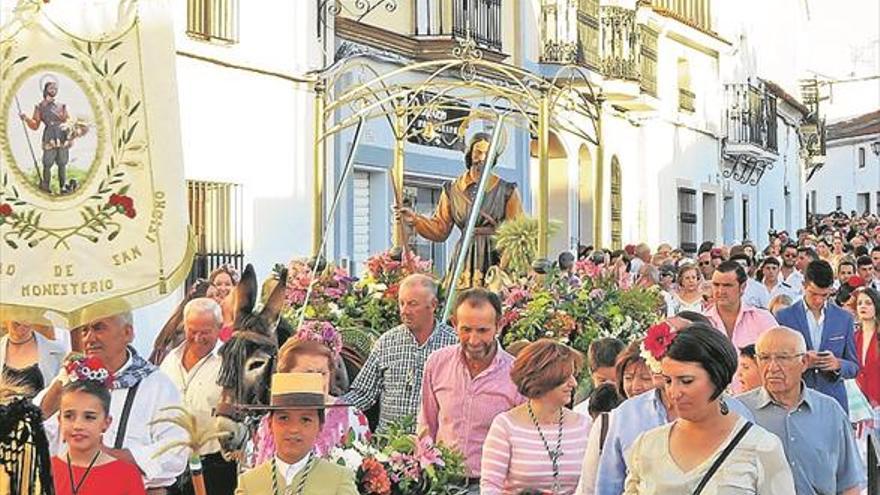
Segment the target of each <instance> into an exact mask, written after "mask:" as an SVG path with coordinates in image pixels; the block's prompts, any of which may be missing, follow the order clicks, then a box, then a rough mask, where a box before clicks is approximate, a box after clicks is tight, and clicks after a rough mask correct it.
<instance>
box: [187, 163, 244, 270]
mask: <svg viewBox="0 0 880 495" xmlns="http://www.w3.org/2000/svg"><path fill="white" fill-rule="evenodd" d="M186 186H187V187H186V189H187V205H188V207H189V224H190V226H191V227H192V231H193V235H194V236H195V241H196V256H195V259H194V260H193V267H192V271H190V274H189V277H188V278H187V287H191V286H192V284H193V283H194V282H195V280H196V279H198V278H208V275H210V274H211V272H212V271H213V270H214V269H215V268H217V267H218V266H221V265H227V264H228V265H233V266H234V267H235V268H237V269H238V270H239V271H241V269H242V268H243V266H242V263H243V260H244V248H243V245H244V242H243V223H242V191H241V185H240V184H231V183H224V182H207V181H195V180H189V181H186Z"/></svg>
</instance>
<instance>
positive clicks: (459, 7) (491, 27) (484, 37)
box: [439, 0, 502, 52]
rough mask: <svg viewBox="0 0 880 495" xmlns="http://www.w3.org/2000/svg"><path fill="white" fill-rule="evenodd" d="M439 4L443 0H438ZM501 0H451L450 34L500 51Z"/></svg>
mask: <svg viewBox="0 0 880 495" xmlns="http://www.w3.org/2000/svg"><path fill="white" fill-rule="evenodd" d="M439 3H441V4H443V3H445V2H439ZM501 23H502V20H501V0H452V35H453V36H455V37H456V38H459V39H464V38H468V37H470V38H471V39H473V40H474V42H476V44H477V46H479V47H483V48H488V49H489V50H494V51H496V52H500V51H501V39H502V37H501Z"/></svg>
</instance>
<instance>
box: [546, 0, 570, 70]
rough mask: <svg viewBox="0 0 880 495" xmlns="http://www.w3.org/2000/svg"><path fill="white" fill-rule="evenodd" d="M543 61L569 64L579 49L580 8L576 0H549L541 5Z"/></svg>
mask: <svg viewBox="0 0 880 495" xmlns="http://www.w3.org/2000/svg"><path fill="white" fill-rule="evenodd" d="M541 34H542V39H543V40H544V44H543V45H544V46H543V50H542V51H541V61H542V62H545V63H561V64H568V63H572V62H574V61H575V60H576V57H577V51H578V9H577V3H576V2H575V1H574V0H548V1H546V2H544V3H543V4H542V5H541Z"/></svg>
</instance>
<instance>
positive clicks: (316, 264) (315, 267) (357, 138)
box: [296, 117, 364, 328]
mask: <svg viewBox="0 0 880 495" xmlns="http://www.w3.org/2000/svg"><path fill="white" fill-rule="evenodd" d="M363 128H364V118H363V117H358V123H357V127H356V128H355V130H354V138H353V139H352V140H351V149H350V150H349V152H348V159H346V160H345V167H344V168H343V169H342V176H341V177H340V178H339V182H338V183H337V186H336V193H335V194H334V195H333V203H331V204H330V211H329V213H328V215H327V220H326V222H325V223H324V231H323V232H322V233H321V247H320V248H319V249H318V253H317V255H316V256H315V259H314V260H312V266H311V270H312V272H311V273H310V274H309V278H310V280H311V282H309V287H308V289H307V290H306V296H305V298H304V299H303V303H302V309H300V312H299V318H297V323H296V328H299V327H301V326H302V324H303V321H305V319H306V308H308V306H309V299H310V298H311V297H312V287H314V285H315V282H317V280H318V277H316V275H317V273H318V272H319V271H321V270H323V269H324V263H323V262H322V259H323V257H324V246H325V245H326V244H327V232H329V230H330V225H331V224H332V223H333V217H334V216H335V214H336V208H337V207H339V200H340V199H341V198H342V191H343V188H344V187H345V183H346V181H347V180H348V176H349V175H351V170H352V169H353V168H354V155H355V152H357V149H358V146H359V145H360V143H361V131H363Z"/></svg>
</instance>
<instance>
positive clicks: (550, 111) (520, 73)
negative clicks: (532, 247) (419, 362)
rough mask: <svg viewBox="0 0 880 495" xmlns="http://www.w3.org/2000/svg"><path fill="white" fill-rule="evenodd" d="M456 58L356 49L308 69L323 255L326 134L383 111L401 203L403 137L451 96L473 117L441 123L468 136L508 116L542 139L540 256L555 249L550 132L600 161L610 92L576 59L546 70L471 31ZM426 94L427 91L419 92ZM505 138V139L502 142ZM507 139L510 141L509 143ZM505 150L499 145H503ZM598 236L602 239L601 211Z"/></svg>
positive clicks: (399, 237) (317, 239) (317, 245)
mask: <svg viewBox="0 0 880 495" xmlns="http://www.w3.org/2000/svg"><path fill="white" fill-rule="evenodd" d="M452 54H453V58H448V59H441V60H429V61H422V62H416V63H409V64H405V65H403V66H402V67H397V68H393V69H391V70H389V71H387V72H380V71H379V70H377V67H376V65H377V63H389V64H397V65H399V64H401V60H394V59H388V60H384V59H383V58H381V57H377V56H375V55H368V54H356V55H352V56H348V57H345V58H342V59H340V60H338V61H337V62H336V63H334V64H332V65H330V66H328V67H326V68H324V69H322V70H319V71H315V72H311V73H309V74H308V78H309V80H311V81H312V85H313V88H314V91H315V115H314V127H315V140H314V174H315V181H314V182H315V188H314V191H313V192H314V217H313V221H314V236H313V254H314V255H315V256H319V255H321V245H322V238H323V236H324V235H325V232H326V231H324V230H322V227H323V226H324V223H325V218H324V194H325V193H324V175H325V173H326V164H325V151H324V146H325V144H326V142H327V140H328V139H329V138H330V137H332V136H334V135H337V134H339V133H341V132H342V131H345V130H346V129H349V128H352V127H354V126H356V125H358V123H359V122H360V121H361V120H363V121H367V122H369V121H371V120H373V119H379V118H383V119H385V120H386V121H387V122H388V125H389V128H390V129H391V131H392V135H393V136H394V139H395V145H394V161H393V165H392V169H391V177H392V183H393V186H394V187H393V189H394V194H395V204H397V205H400V204H402V202H403V173H404V145H405V143H406V141H407V140H408V139H410V138H412V137H413V136H416V135H418V134H419V133H422V134H424V133H425V132H430V126H429V127H427V128H425V129H416V128H414V126H413V124H414V123H415V122H416V120H417V118H418V117H420V116H423V115H425V114H426V113H429V112H430V113H431V114H434V112H437V111H438V110H441V111H442V110H449V109H452V108H456V109H460V107H455V106H453V105H450V104H449V103H448V101H449V99H454V100H457V101H464V102H466V103H468V104H469V105H470V109H471V111H470V114H469V115H468V117H466V118H461V117H458V118H454V119H450V120H448V121H444V122H439V123H438V125H454V126H457V127H458V129H459V135H460V136H462V137H463V136H464V135H465V133H466V132H467V128H468V127H469V125H470V124H471V123H473V122H475V121H478V120H483V121H490V122H495V121H497V120H498V118H499V116H500V115H502V114H503V115H506V117H507V118H506V120H505V122H509V123H510V124H512V125H514V126H516V127H518V128H520V129H523V130H526V131H528V132H529V134H530V135H531V136H533V137H534V138H535V139H537V141H538V162H539V183H538V193H537V196H538V202H537V203H538V212H537V213H538V215H537V216H538V220H539V240H538V251H539V255H540V256H546V255H547V251H548V241H549V240H548V230H547V228H548V224H549V218H548V213H549V204H548V189H549V142H550V133H551V132H554V133H557V134H560V133H568V134H571V135H573V136H575V137H577V138H580V139H582V140H584V141H586V142H589V143H592V144H593V145H595V146H596V147H597V149H598V152H597V154H598V155H599V157H598V160H600V163H601V153H602V146H601V144H600V143H601V135H602V127H601V118H600V112H601V107H602V102H603V101H604V97H603V96H602V95H601V94H600V93H598V92H597V91H596V89H595V88H594V86H593V84H592V83H591V82H590V78H589V76H588V74H587V73H586V72H585V71H584V70H583V68H581V67H579V66H576V65H562V66H558V68H557V69H556V71H555V73H554V74H553V76H552V77H542V76H541V75H537V74H534V73H532V72H529V71H527V70H525V69H523V68H520V67H516V66H512V65H508V64H504V63H498V62H492V61H488V60H484V59H483V58H482V53H481V52H480V50H478V49H477V48H476V44H475V43H474V41H473V40H471V39H465V40H461V41H460V42H459V46H458V47H456V48H454V49H453V53H452ZM414 95H422V96H423V98H414ZM427 137H430V136H427ZM504 141H505V140H504V139H502V143H503V142H504ZM502 147H503V144H502ZM499 154H500V153H499ZM594 186H595V188H596V192H595V197H596V198H601V196H602V190H601V189H602V180H601V178H597V180H596V181H595V184H594ZM594 214H595V215H596V217H598V221H597V222H594V224H595V226H596V233H595V237H597V238H598V239H601V230H600V228H601V212H600V211H599V209H597V211H595V212H594ZM393 243H394V246H395V247H398V248H405V245H406V239H405V232H404V230H403V226H402V224H401V223H400V222H397V224H396V225H395V229H394V235H393Z"/></svg>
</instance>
